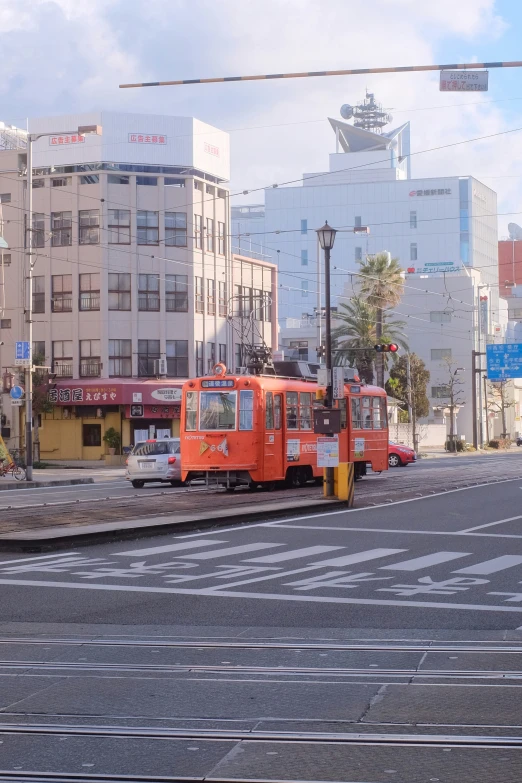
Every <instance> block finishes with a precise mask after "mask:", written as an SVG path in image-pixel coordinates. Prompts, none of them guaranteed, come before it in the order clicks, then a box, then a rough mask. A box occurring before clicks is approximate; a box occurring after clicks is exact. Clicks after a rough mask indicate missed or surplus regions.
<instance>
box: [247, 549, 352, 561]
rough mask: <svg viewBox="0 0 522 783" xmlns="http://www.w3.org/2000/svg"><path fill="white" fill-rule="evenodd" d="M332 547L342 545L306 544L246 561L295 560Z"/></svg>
mask: <svg viewBox="0 0 522 783" xmlns="http://www.w3.org/2000/svg"><path fill="white" fill-rule="evenodd" d="M334 549H344V547H343V546H307V547H305V548H304V549H291V550H290V552H278V553H277V554H276V555H266V556H265V557H254V558H251V559H250V560H246V561H245V562H246V563H284V562H286V561H287V560H297V559H298V558H300V557H309V556H310V557H311V556H312V555H321V554H322V553H323V552H333V551H334Z"/></svg>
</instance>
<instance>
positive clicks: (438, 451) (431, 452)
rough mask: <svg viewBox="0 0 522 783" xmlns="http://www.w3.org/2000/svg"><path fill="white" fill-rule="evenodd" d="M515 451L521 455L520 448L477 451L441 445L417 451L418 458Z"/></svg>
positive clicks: (450, 457)
mask: <svg viewBox="0 0 522 783" xmlns="http://www.w3.org/2000/svg"><path fill="white" fill-rule="evenodd" d="M517 451H518V452H520V454H521V455H522V449H516V448H513V449H478V450H477V451H457V452H450V451H446V450H445V449H444V447H443V446H440V447H439V448H431V447H428V448H424V449H422V448H421V450H420V451H419V455H418V456H419V459H446V458H448V459H452V458H454V457H500V456H505V455H506V454H511V455H514V454H517Z"/></svg>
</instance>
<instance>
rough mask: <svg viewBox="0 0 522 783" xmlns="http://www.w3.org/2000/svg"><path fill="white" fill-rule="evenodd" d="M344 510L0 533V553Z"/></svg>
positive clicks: (276, 510)
mask: <svg viewBox="0 0 522 783" xmlns="http://www.w3.org/2000/svg"><path fill="white" fill-rule="evenodd" d="M326 509H328V511H332V510H339V511H341V510H343V509H347V505H346V502H345V501H342V500H326V499H324V500H319V501H316V502H312V503H311V502H310V501H309V500H299V501H297V502H295V501H289V502H288V503H278V504H277V505H276V504H275V503H260V504H258V505H257V507H256V508H255V510H252V507H251V506H248V507H242V508H237V509H235V508H226V509H223V511H216V512H211V513H210V515H206V516H205V515H204V514H180V515H176V516H174V515H172V514H171V515H170V516H163V517H153V518H152V519H131V520H128V521H123V522H122V521H120V522H101V523H99V524H94V525H79V526H77V527H70V528H64V527H63V526H61V527H52V528H51V527H50V528H47V529H44V530H38V529H34V530H27V531H26V532H25V533H3V534H2V535H0V552H17V551H25V552H38V551H41V550H45V551H47V550H52V549H59V548H61V547H70V546H71V544H74V546H80V545H82V544H90V543H94V542H97V541H101V540H104V541H106V542H108V541H111V540H112V541H117V540H121V539H123V538H134V539H136V538H139V537H140V536H139V534H140V533H142V534H143V537H147V536H154V535H161V534H164V533H168V532H170V531H172V530H176V531H180V532H181V531H186V530H197V529H205V528H210V527H221V526H224V525H230V524H231V523H242V522H254V521H257V520H259V519H262V520H263V521H265V520H268V519H277V518H279V517H286V516H293V515H296V516H299V515H301V514H306V515H307V516H308V514H310V513H312V512H316V511H325V510H326Z"/></svg>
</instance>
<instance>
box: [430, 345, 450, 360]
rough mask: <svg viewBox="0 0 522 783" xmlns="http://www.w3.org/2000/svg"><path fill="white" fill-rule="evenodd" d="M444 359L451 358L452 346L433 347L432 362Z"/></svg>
mask: <svg viewBox="0 0 522 783" xmlns="http://www.w3.org/2000/svg"><path fill="white" fill-rule="evenodd" d="M443 359H451V348H432V349H431V360H432V362H436V361H441V360H443Z"/></svg>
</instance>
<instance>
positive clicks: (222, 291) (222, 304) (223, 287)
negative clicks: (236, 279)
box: [218, 280, 227, 318]
mask: <svg viewBox="0 0 522 783" xmlns="http://www.w3.org/2000/svg"><path fill="white" fill-rule="evenodd" d="M218 287H219V290H218V293H219V299H218V315H219V316H221V318H226V317H227V284H226V283H225V282H224V281H223V280H220V281H219V283H218Z"/></svg>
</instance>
